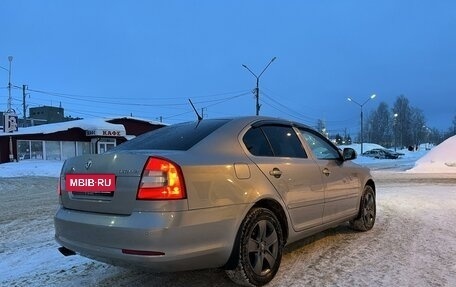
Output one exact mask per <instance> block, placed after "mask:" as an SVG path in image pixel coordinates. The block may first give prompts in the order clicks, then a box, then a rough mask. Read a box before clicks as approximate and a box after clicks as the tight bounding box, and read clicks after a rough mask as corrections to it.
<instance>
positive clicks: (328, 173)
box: [322, 167, 331, 176]
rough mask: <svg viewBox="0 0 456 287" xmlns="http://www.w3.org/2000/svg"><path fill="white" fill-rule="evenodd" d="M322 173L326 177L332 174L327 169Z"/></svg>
mask: <svg viewBox="0 0 456 287" xmlns="http://www.w3.org/2000/svg"><path fill="white" fill-rule="evenodd" d="M322 172H323V173H324V174H325V175H326V176H329V175H330V174H331V172H330V171H329V169H327V168H326V167H325V168H324V169H323V170H322Z"/></svg>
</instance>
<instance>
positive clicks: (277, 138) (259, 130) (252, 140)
mask: <svg viewBox="0 0 456 287" xmlns="http://www.w3.org/2000/svg"><path fill="white" fill-rule="evenodd" d="M243 141H244V144H245V146H246V147H247V149H248V150H249V152H250V153H251V154H253V155H256V156H276V157H298V158H307V154H306V152H305V150H304V148H303V147H302V144H301V141H300V140H299V138H298V136H297V135H296V133H295V131H294V130H293V128H292V127H287V126H275V125H264V126H261V127H255V128H252V129H250V130H249V131H248V132H247V133H246V134H245V135H244V138H243Z"/></svg>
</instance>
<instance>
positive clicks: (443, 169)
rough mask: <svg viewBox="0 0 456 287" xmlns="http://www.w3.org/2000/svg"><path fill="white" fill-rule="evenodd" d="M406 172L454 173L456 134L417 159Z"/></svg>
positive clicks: (455, 167) (455, 168)
mask: <svg viewBox="0 0 456 287" xmlns="http://www.w3.org/2000/svg"><path fill="white" fill-rule="evenodd" d="M408 172H416V173H456V136H452V137H450V138H449V139H447V140H445V141H444V142H442V143H441V144H439V145H438V146H436V147H434V148H433V149H432V150H431V151H429V152H428V153H427V154H426V155H424V156H423V157H421V158H420V159H418V160H417V161H416V163H415V167H414V168H412V169H410V170H408Z"/></svg>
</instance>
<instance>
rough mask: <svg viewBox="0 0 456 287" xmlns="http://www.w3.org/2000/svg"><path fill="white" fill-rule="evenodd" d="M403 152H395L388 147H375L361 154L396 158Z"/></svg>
mask: <svg viewBox="0 0 456 287" xmlns="http://www.w3.org/2000/svg"><path fill="white" fill-rule="evenodd" d="M403 155H404V154H403V153H399V152H395V151H392V150H389V149H383V148H375V149H371V150H368V151H366V152H364V153H363V154H362V156H367V157H373V158H378V159H397V158H399V157H400V156H403Z"/></svg>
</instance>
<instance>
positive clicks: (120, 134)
mask: <svg viewBox="0 0 456 287" xmlns="http://www.w3.org/2000/svg"><path fill="white" fill-rule="evenodd" d="M125 135H126V133H125V131H119V130H102V129H95V130H86V136H88V137H93V136H102V137H123V136H125Z"/></svg>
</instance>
